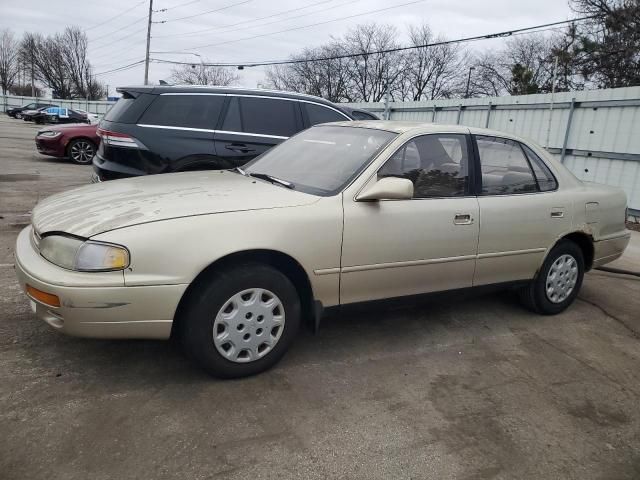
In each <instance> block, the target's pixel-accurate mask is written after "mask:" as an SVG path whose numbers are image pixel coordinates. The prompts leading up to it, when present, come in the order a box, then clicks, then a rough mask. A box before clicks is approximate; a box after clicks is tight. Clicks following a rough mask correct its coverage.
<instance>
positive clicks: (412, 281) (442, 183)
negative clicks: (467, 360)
mask: <svg viewBox="0 0 640 480" xmlns="http://www.w3.org/2000/svg"><path fill="white" fill-rule="evenodd" d="M625 208H626V198H625V194H624V193H623V192H622V191H621V190H620V189H617V188H612V187H608V186H604V185H595V184H587V183H583V182H581V181H579V180H578V179H576V178H575V177H574V176H573V175H572V174H571V173H570V172H569V171H568V170H567V169H565V168H564V167H563V166H562V165H560V164H559V163H558V162H556V161H555V160H554V159H552V158H551V157H550V156H549V155H548V154H547V153H546V152H545V151H544V150H543V149H541V148H540V147H538V146H536V145H534V144H532V143H530V142H527V141H524V140H522V139H520V138H517V137H514V136H512V135H509V134H504V133H500V132H495V131H488V130H481V129H473V128H472V129H470V128H466V127H461V126H445V125H431V124H417V123H401V122H381V121H364V122H344V123H333V124H325V125H320V126H316V127H313V128H311V129H309V130H306V131H304V132H302V133H300V134H298V135H296V136H295V137H292V138H291V139H289V140H288V141H286V142H284V143H282V144H281V145H280V146H278V147H276V148H274V149H273V150H270V151H269V152H267V153H266V154H264V155H262V156H261V157H259V158H257V159H256V160H254V161H253V162H252V163H250V164H248V165H246V166H245V167H244V168H243V169H240V168H238V169H236V170H229V171H204V172H187V173H177V174H170V175H156V176H150V177H144V178H132V179H126V180H118V181H112V182H108V183H103V184H97V185H91V186H86V187H82V188H78V189H75V190H71V191H69V192H66V193H62V194H59V195H55V196H53V197H51V198H48V199H46V200H44V201H42V202H41V203H40V204H39V205H38V206H37V207H36V208H35V209H34V211H33V219H32V225H31V226H30V227H27V228H26V229H25V230H23V231H22V233H21V234H20V236H19V237H18V241H17V245H16V270H17V274H18V278H19V280H20V283H21V285H22V287H23V288H24V289H25V291H26V293H27V295H28V296H29V298H30V300H31V305H32V308H33V310H34V311H35V313H36V315H37V316H38V317H39V318H41V319H42V320H44V321H45V322H47V323H48V324H49V325H51V326H52V327H53V328H55V329H57V330H59V331H61V332H64V333H68V334H70V335H77V336H86V337H101V338H155V339H166V338H168V337H169V336H171V335H178V336H179V338H180V339H181V341H182V343H183V345H184V347H185V350H186V352H187V353H188V354H189V355H190V356H191V357H192V358H194V359H195V360H196V361H197V362H198V363H199V364H200V365H202V366H203V367H204V368H205V369H207V370H208V371H209V372H210V373H212V374H214V375H216V376H220V377H238V376H245V375H251V374H254V373H257V372H260V371H263V370H265V369H267V368H269V367H270V366H272V365H274V364H275V363H276V362H277V361H278V360H279V359H280V358H281V357H282V356H283V355H284V353H285V351H286V350H287V349H288V348H289V346H290V345H291V342H292V341H293V339H294V337H295V334H296V331H297V329H298V327H299V325H300V323H301V321H302V319H304V320H309V321H310V322H311V323H312V325H315V326H317V324H318V322H319V319H320V316H321V315H322V312H323V309H326V308H329V307H337V306H340V305H345V304H351V303H356V302H368V301H372V300H380V299H387V298H392V297H405V296H409V295H417V294H425V293H429V292H436V291H443V290H454V289H455V290H457V289H465V288H469V287H479V286H485V285H493V284H500V285H504V286H509V287H516V288H517V289H519V291H520V295H521V298H522V300H523V302H524V304H525V305H526V306H527V307H528V308H530V309H532V310H534V311H536V312H539V313H541V314H555V313H558V312H561V311H562V310H564V309H565V308H567V307H568V306H569V305H570V304H571V303H572V302H573V300H574V299H575V298H576V295H577V294H578V290H579V289H580V285H581V283H582V278H583V274H584V272H585V271H586V270H589V269H590V268H593V267H595V266H598V265H602V264H604V263H607V262H610V261H612V260H614V259H616V258H618V257H619V256H620V255H621V254H622V252H623V251H624V249H625V247H626V246H627V243H628V241H629V233H628V231H626V229H625Z"/></svg>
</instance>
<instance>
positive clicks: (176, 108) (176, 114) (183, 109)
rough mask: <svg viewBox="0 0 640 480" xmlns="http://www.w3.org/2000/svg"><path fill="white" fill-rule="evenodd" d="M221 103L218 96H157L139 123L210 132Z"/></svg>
mask: <svg viewBox="0 0 640 480" xmlns="http://www.w3.org/2000/svg"><path fill="white" fill-rule="evenodd" d="M119 102H120V100H118V103H119ZM223 103H224V97H223V96H220V95H158V98H156V99H155V100H154V102H153V103H152V104H151V106H150V107H149V108H148V109H147V110H146V111H145V112H144V114H143V115H142V118H140V123H143V124H147V125H166V126H171V127H189V128H204V129H210V130H211V129H214V128H215V127H216V123H217V122H218V117H219V116H220V111H221V110H222V105H223ZM116 105H117V104H116Z"/></svg>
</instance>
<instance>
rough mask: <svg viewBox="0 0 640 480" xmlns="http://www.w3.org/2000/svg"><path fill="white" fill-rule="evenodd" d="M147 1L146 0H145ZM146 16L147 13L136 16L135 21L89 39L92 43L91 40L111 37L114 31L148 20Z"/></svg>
mask: <svg viewBox="0 0 640 480" xmlns="http://www.w3.org/2000/svg"><path fill="white" fill-rule="evenodd" d="M145 1H146V0H145ZM146 18H147V16H146V15H145V16H144V17H139V18H136V19H135V20H134V21H133V22H131V23H127V24H126V25H124V26H122V27H120V28H117V29H116V30H113V31H111V32H109V33H105V34H104V35H101V36H99V37H96V38H92V39H89V43H91V42H96V41H98V40H101V39H103V38H106V37H110V36H111V35H113V34H114V33H118V32H120V31H122V30H124V29H125V28H129V27H131V26H132V25H135V24H136V23H138V22H140V20H146Z"/></svg>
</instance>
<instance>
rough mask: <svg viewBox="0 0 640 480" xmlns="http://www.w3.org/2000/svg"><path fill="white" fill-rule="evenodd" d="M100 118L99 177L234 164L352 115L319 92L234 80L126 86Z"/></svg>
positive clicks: (98, 179)
mask: <svg viewBox="0 0 640 480" xmlns="http://www.w3.org/2000/svg"><path fill="white" fill-rule="evenodd" d="M118 92H120V93H121V94H122V98H120V100H118V102H117V103H116V104H115V105H114V106H113V107H112V108H111V110H109V111H108V112H107V114H106V115H105V117H104V119H103V120H102V121H101V122H100V125H99V128H98V135H99V136H100V138H101V142H100V148H99V149H98V152H97V154H96V156H95V157H94V158H93V166H94V170H95V176H94V180H95V181H104V180H111V179H116V178H123V177H131V176H135V175H147V174H155V173H168V172H180V171H186V170H205V169H227V168H234V167H237V166H240V165H243V164H244V163H246V162H248V161H249V160H251V159H253V158H255V157H256V156H257V155H260V154H261V153H262V152H264V151H266V150H268V149H270V148H271V147H273V146H274V145H277V144H278V143H280V142H282V141H283V140H286V139H287V138H289V137H290V136H291V135H294V134H295V133H297V132H299V131H300V130H304V129H305V128H308V127H310V126H312V125H315V124H317V123H324V122H335V121H344V120H352V119H354V118H355V117H354V116H353V115H352V114H351V112H350V111H349V110H346V109H342V108H340V107H339V106H337V105H334V104H333V103H331V102H328V101H326V100H323V99H321V98H318V97H312V96H308V95H300V94H295V93H285V92H276V91H270V90H247V89H238V88H232V87H197V86H179V87H178V86H146V87H123V88H119V89H118Z"/></svg>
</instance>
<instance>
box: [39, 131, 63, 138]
mask: <svg viewBox="0 0 640 480" xmlns="http://www.w3.org/2000/svg"><path fill="white" fill-rule="evenodd" d="M60 135H62V132H54V131H51V130H44V131H42V132H38V136H39V137H49V138H56V137H59V136H60Z"/></svg>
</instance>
